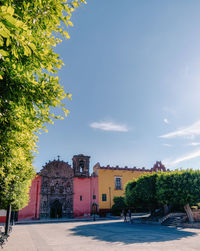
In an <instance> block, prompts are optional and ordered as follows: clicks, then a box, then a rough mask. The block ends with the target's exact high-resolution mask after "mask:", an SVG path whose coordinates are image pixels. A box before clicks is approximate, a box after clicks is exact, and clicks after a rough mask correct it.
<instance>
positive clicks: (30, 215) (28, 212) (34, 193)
mask: <svg viewBox="0 0 200 251" xmlns="http://www.w3.org/2000/svg"><path fill="white" fill-rule="evenodd" d="M40 189H41V176H37V177H36V178H35V179H34V180H33V181H32V184H31V187H30V192H29V194H30V200H29V203H28V205H27V206H26V207H24V208H23V209H21V210H19V212H18V220H19V221H20V220H28V219H38V218H39V214H40V212H39V211H40Z"/></svg>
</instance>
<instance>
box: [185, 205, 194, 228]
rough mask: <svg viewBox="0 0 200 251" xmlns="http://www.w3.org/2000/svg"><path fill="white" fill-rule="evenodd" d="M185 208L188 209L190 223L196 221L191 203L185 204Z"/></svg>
mask: <svg viewBox="0 0 200 251" xmlns="http://www.w3.org/2000/svg"><path fill="white" fill-rule="evenodd" d="M184 209H185V211H186V214H187V217H188V219H189V222H190V223H192V222H194V217H193V213H192V210H191V208H190V205H189V204H186V205H185V206H184Z"/></svg>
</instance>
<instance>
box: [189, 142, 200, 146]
mask: <svg viewBox="0 0 200 251" xmlns="http://www.w3.org/2000/svg"><path fill="white" fill-rule="evenodd" d="M187 145H188V146H199V145H200V142H191V143H189V144H187Z"/></svg>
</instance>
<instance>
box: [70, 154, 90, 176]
mask: <svg viewBox="0 0 200 251" xmlns="http://www.w3.org/2000/svg"><path fill="white" fill-rule="evenodd" d="M72 163H73V169H74V176H75V177H89V165H90V156H85V155H83V154H79V155H74V156H73V158H72Z"/></svg>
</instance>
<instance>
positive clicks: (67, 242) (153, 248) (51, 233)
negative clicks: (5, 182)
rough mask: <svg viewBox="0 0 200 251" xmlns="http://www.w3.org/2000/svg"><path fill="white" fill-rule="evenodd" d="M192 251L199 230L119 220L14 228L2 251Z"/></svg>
mask: <svg viewBox="0 0 200 251" xmlns="http://www.w3.org/2000/svg"><path fill="white" fill-rule="evenodd" d="M36 250H37V251H78V250H79V251H80V250H81V251H86V250H89V251H92V250H94V251H103V250H106V251H107V250H108V251H110V250H113V251H118V250H136V251H137V250H138V251H144V250H145V251H158V250H159V251H160V250H161V251H162V250H163V251H178V250H179V251H180V250H181V251H190V250H191V251H192V250H198V251H199V250H200V229H188V228H187V229H179V228H178V229H177V228H174V227H165V226H160V225H140V224H130V223H124V222H122V221H121V220H112V221H108V220H107V221H97V222H88V221H87V222H86V221H85V222H83V221H82V222H66V223H49V224H33V225H16V226H14V229H13V231H12V233H11V236H10V238H9V241H8V243H7V244H6V245H5V247H4V249H3V251H36Z"/></svg>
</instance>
